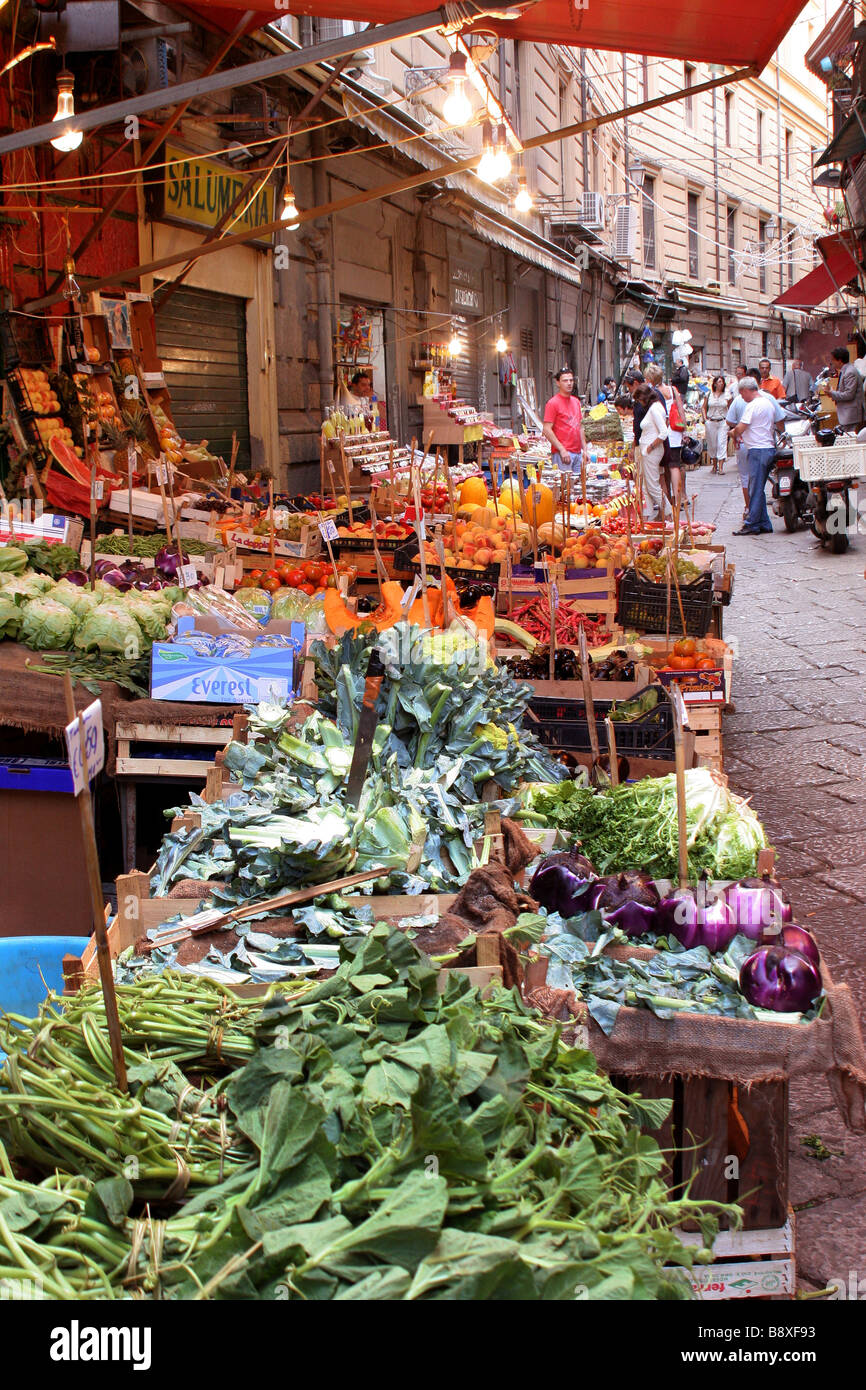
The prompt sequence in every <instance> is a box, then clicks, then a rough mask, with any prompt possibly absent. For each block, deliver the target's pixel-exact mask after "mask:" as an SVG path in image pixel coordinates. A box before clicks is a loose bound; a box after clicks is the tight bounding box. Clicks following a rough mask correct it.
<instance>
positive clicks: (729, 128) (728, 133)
mask: <svg viewBox="0 0 866 1390" xmlns="http://www.w3.org/2000/svg"><path fill="white" fill-rule="evenodd" d="M733 143H734V94H733V92H725V144H726V145H729V146H730V145H733Z"/></svg>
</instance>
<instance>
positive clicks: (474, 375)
mask: <svg viewBox="0 0 866 1390" xmlns="http://www.w3.org/2000/svg"><path fill="white" fill-rule="evenodd" d="M451 332H452V337H455V338H459V339H460V342H461V344H462V350H461V352H460V355H459V357H455V358H454V360H453V362H452V364H451V369H452V371H453V373H454V385H455V387H456V388H457V395H458V397H460V398H461V399H462V400H465V401H468V403H469V404H470V405H474V406H476V407H477V405H478V397H479V389H478V345H477V343H476V331H475V320H474V319H467V318H463V317H462V315H461V316H459V317H458V316H455V317H454V318H453V319H452V320H451Z"/></svg>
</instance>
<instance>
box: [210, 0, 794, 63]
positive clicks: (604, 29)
mask: <svg viewBox="0 0 866 1390" xmlns="http://www.w3.org/2000/svg"><path fill="white" fill-rule="evenodd" d="M517 3H518V4H520V3H521V0H517ZM804 7H805V0H778V3H777V4H773V5H764V6H761V5H755V4H754V3H753V0H728V4H727V5H725V7H724V9H723V10H720V9H719V7H718V4H716V3H711V0H656V2H655V3H653V4H649V3H647V0H592V3H591V4H589V5H588V6H587V7H586V8H585V9H581V8H579V7H578V6H577V4H576V3H575V0H537V3H535V4H528V5H525V7H524V11H523V13H522V14H521V16H520V17H519V18H518V19H516V20H503V19H485V18H480V19H479V20H478V21H477V24H476V25H475V26H474V27H475V28H477V29H479V30H486V31H487V32H488V33H489V32H491V31H493V32H494V33H497V34H499V35H501V36H502V37H504V38H512V39H523V40H526V41H528V42H532V43H552V44H566V45H568V46H570V47H573V48H606V49H614V50H616V51H617V52H620V53H641V54H643V53H648V54H652V55H653V56H657V57H660V58H682V59H684V60H686V61H688V62H702V63H723V64H725V66H727V67H747V66H749V65H750V64H752V63H754V64H756V65H757V67H758V68H763V67H765V65H766V64H767V63H768V62H769V61H770V58H771V57H772V56H773V53H774V52H775V51H776V49H777V48H778V46H779V44H780V43H781V41H782V39H783V38H784V36H785V34H787V32H788V30H789V29H790V27H791V25H792V24H793V23H794V20H795V19H796V18H797V16H798V14H799V13H800V11H801V10H802V9H803V8H804ZM185 8H187V9H195V10H198V11H199V12H200V14H201V16H202V19H205V18H206V19H207V20H209V21H210V22H212V23H217V24H220V25H221V26H222V27H224V28H226V29H230V28H232V27H233V26H234V25H235V24H236V23H237V22H238V20H239V19H240V17H241V15H242V14H243V13H244V10H246V9H250V10H257V11H259V12H260V13H261V24H262V25H264V24H267V23H268V21H269V20H273V19H274V18H275V10H274V0H249V2H248V4H246V5H243V4H239V5H219V4H217V5H211V4H204V3H200V4H192V5H187V6H186V7H185ZM431 8H432V6H431ZM492 8H500V10H505V9H507V8H508V5H507V4H504V5H501V6H495V5H491V9H492ZM290 12H291V14H293V15H295V16H297V15H317V16H320V17H322V18H328V19H351V20H357V18H358V4H357V0H292V6H291V11H290ZM424 12H425V6H424V0H373V8H372V10H370V9H369V8H367V9H365V15H366V17H367V18H368V19H369V22H370V23H371V24H387V23H390V22H392V21H393V20H400V19H410V18H411V17H412V15H417V14H423V13H424ZM276 17H279V14H277V16H276ZM466 32H467V31H466V30H464V33H466Z"/></svg>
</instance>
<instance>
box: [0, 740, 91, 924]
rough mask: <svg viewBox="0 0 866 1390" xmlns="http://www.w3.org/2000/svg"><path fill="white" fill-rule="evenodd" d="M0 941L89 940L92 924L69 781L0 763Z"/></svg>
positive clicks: (43, 767) (64, 769)
mask: <svg viewBox="0 0 866 1390" xmlns="http://www.w3.org/2000/svg"><path fill="white" fill-rule="evenodd" d="M0 875H2V879H3V893H2V896H0V936H89V935H90V933H91V932H92V930H93V916H92V908H91V901H90V888H89V885H88V881H87V869H86V867H85V863H84V854H83V851H82V847H81V821H80V819H79V814H78V807H77V805H76V802H75V797H74V796H73V795H72V773H71V772H70V770H69V767H68V765H67V764H66V763H65V762H64V761H63V760H62V759H60V758H0Z"/></svg>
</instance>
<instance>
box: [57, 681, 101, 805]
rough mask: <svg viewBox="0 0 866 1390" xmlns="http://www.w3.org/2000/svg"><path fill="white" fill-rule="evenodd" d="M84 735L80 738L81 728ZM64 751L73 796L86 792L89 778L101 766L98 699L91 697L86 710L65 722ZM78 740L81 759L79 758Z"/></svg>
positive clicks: (98, 770)
mask: <svg viewBox="0 0 866 1390" xmlns="http://www.w3.org/2000/svg"><path fill="white" fill-rule="evenodd" d="M82 727H83V730H84V737H83V739H82V737H81V730H82ZM64 732H65V734H66V753H67V756H68V758H69V767H70V769H71V771H72V787H73V791H74V792H75V795H76V796H78V795H79V793H80V792H83V791H86V790H87V788H88V786H89V784H90V781H91V779H92V778H94V777H95V776H96V774H97V772H101V771H102V769H103V767H104V766H105V742H104V740H103V737H102V701H101V700H94V702H93V704H92V705H88V706H87V709H86V710H83V711H82V713H81V714H80V715H79V716H78V718H77V719H73V721H72V723H71V724H67V726H66V729H65V731H64ZM82 743H83V745H84V759H82V756H81V751H82Z"/></svg>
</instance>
